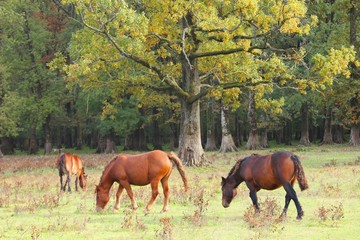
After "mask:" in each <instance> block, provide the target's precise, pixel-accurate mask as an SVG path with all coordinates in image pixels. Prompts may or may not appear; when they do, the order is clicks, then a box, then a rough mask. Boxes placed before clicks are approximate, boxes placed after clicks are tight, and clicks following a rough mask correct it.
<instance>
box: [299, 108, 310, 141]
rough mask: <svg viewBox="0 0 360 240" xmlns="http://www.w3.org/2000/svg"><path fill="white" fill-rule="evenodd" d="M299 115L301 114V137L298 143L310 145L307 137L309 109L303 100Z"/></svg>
mask: <svg viewBox="0 0 360 240" xmlns="http://www.w3.org/2000/svg"><path fill="white" fill-rule="evenodd" d="M300 115H301V119H302V122H301V137H300V141H299V144H300V145H305V146H308V145H310V139H309V109H308V104H307V102H304V103H303V105H302V106H301V109H300Z"/></svg>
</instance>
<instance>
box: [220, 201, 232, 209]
mask: <svg viewBox="0 0 360 240" xmlns="http://www.w3.org/2000/svg"><path fill="white" fill-rule="evenodd" d="M222 205H223V207H224V208H228V207H229V206H230V204H229V203H227V202H226V201H225V200H223V201H222Z"/></svg>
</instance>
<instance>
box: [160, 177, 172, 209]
mask: <svg viewBox="0 0 360 240" xmlns="http://www.w3.org/2000/svg"><path fill="white" fill-rule="evenodd" d="M168 179H169V178H163V179H162V180H161V184H162V188H163V192H164V207H163V209H162V212H166V211H167V210H168V203H169V195H170V190H169V183H168Z"/></svg>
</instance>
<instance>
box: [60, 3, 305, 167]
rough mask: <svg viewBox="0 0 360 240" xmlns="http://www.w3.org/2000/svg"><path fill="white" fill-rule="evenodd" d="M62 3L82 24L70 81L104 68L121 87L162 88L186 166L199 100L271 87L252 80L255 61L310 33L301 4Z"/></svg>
mask: <svg viewBox="0 0 360 240" xmlns="http://www.w3.org/2000/svg"><path fill="white" fill-rule="evenodd" d="M62 3H64V4H73V5H75V6H76V10H77V13H78V15H79V16H80V17H81V20H80V21H81V22H82V24H83V25H84V26H85V28H84V29H82V30H81V31H78V32H77V33H76V34H75V35H74V37H73V40H72V43H71V52H72V54H73V55H72V59H73V61H74V63H73V64H71V65H69V66H68V67H66V68H65V70H66V72H67V74H68V76H69V78H70V79H71V80H72V81H77V82H79V83H81V85H82V86H83V85H86V84H88V86H89V85H92V86H95V84H94V83H89V80H90V81H91V79H92V80H95V79H96V78H98V77H99V72H103V71H105V69H107V70H106V72H115V71H116V74H115V75H114V76H116V78H118V84H119V85H121V86H127V85H128V83H129V82H131V83H132V84H134V85H136V86H138V87H141V88H140V89H143V90H144V89H145V88H146V87H147V88H157V89H159V90H160V89H169V90H170V91H171V92H172V93H173V94H175V95H176V96H177V97H178V99H179V101H180V103H181V114H182V115H181V130H180V134H181V135H180V141H179V155H180V157H181V158H182V159H183V160H184V161H185V163H186V164H188V165H201V164H202V163H203V162H204V161H206V158H205V155H204V151H203V149H202V146H201V139H200V109H199V99H200V98H202V97H204V96H206V95H207V94H208V93H209V92H210V91H213V90H216V89H219V88H220V89H221V88H222V89H228V88H234V87H244V86H253V85H258V84H261V83H264V82H265V83H271V81H273V79H272V78H262V77H259V75H258V73H259V70H260V68H259V66H261V65H262V64H261V62H262V61H267V60H268V59H269V57H266V58H265V59H262V57H261V56H270V57H271V52H277V51H278V50H279V49H277V48H275V47H274V45H272V44H273V43H274V42H276V41H275V39H277V38H278V36H287V37H289V39H291V37H293V36H294V35H295V34H297V33H299V34H307V33H308V32H309V29H310V21H306V19H305V18H306V6H305V3H304V2H303V1H296V0H291V1H286V2H284V1H272V0H269V1H253V0H248V1H223V0H222V1H207V0H203V1H185V0H183V1H175V2H174V1H102V0H97V1H96V0H94V1H72V0H64V1H62ZM286 47H287V48H291V47H294V46H292V45H291V44H290V45H288V46H286ZM264 52H266V54H265V55H264V54H263V53H264ZM269 54H270V55H269ZM257 56H259V57H257ZM274 64H275V65H281V64H282V60H281V59H279V61H277V62H274ZM272 69H276V66H273V67H272ZM135 70H136V71H135ZM139 72H141V75H140V74H139ZM262 74H263V73H261V75H262ZM212 76H216V77H217V79H218V81H217V84H215V85H213V84H211V82H210V81H209V78H210V77H212ZM276 80H277V81H280V80H283V82H282V83H285V80H286V78H280V77H279V78H277V79H276ZM121 83H123V84H121ZM125 83H126V84H125ZM299 83H301V82H299ZM138 90H139V88H138ZM140 91H142V90H140Z"/></svg>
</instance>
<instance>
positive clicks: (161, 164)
mask: <svg viewBox="0 0 360 240" xmlns="http://www.w3.org/2000/svg"><path fill="white" fill-rule="evenodd" d="M115 161H116V162H115V163H114V165H113V168H114V171H115V175H116V178H117V180H118V181H120V180H125V179H126V180H128V181H129V183H130V184H134V185H139V186H142V185H147V184H149V183H150V181H151V180H152V179H154V178H162V177H163V176H165V175H166V173H167V172H168V171H169V170H170V169H171V168H172V163H171V161H170V160H169V158H168V156H167V153H165V152H163V151H160V150H154V151H151V152H146V153H141V154H136V155H131V154H120V155H118V156H117V157H116V160H115Z"/></svg>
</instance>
